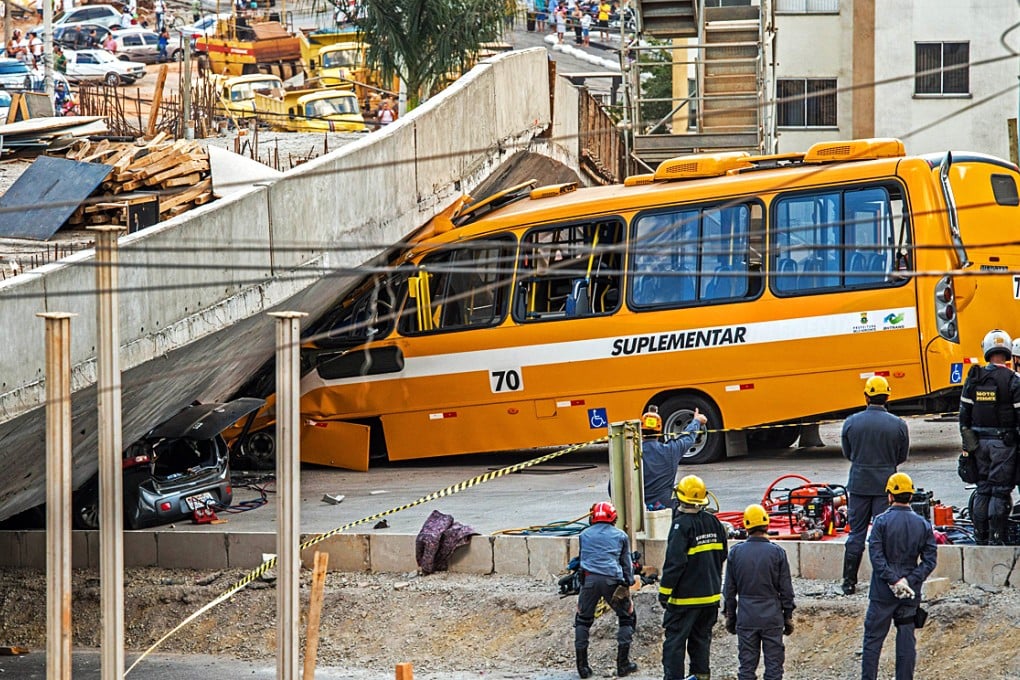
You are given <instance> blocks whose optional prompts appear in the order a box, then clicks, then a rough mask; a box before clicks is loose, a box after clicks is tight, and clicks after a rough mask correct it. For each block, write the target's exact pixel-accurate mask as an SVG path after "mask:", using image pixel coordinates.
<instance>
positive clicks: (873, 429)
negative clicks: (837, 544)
mask: <svg viewBox="0 0 1020 680" xmlns="http://www.w3.org/2000/svg"><path fill="white" fill-rule="evenodd" d="M890 395H892V388H891V387H889V381H888V380H886V379H885V378H884V377H883V376H880V375H873V376H871V377H870V378H868V380H867V382H865V383H864V400H865V402H866V403H867V408H866V409H864V410H863V411H860V412H858V413H855V414H853V415H852V416H850V417H849V418H847V419H846V421H845V422H844V423H843V435H842V437H841V441H842V445H843V456H844V457H845V458H846V459H847V460H849V461H850V477H849V480H848V481H847V483H846V490H847V493H848V494H849V496H850V498H849V501H848V503H847V505H848V508H847V510H848V513H847V514H848V515H849V517H848V519H849V521H850V536H848V537H847V539H846V547H845V549H844V553H843V584H842V590H843V594H844V595H853V594H854V593H855V592H856V591H857V572H858V570H859V569H860V566H861V559H862V558H863V557H864V543H865V540H866V538H867V535H868V525H869V524H870V523H871V520H872V519H873V518H875V517H878V516H879V515H881V514H882V513H883V512H885V509H886V508H888V507H889V502H888V501H887V500H886V493H885V482H886V480H887V479H889V475H891V474H892V473H894V472H896V466H898V465H900V464H901V463H903V462H905V461H906V460H907V451H908V449H909V448H910V435H909V434H908V433H907V424H906V423H905V422H904V421H903V419H902V418H899V417H897V416H894V415H893V414H891V413H889V412H888V411H887V410H886V403H887V402H888V401H889V397H890Z"/></svg>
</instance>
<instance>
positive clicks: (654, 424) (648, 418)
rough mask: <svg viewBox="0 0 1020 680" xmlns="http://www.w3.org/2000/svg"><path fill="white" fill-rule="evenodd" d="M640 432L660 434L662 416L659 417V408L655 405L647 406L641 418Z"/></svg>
mask: <svg viewBox="0 0 1020 680" xmlns="http://www.w3.org/2000/svg"><path fill="white" fill-rule="evenodd" d="M641 430H642V431H644V432H647V433H655V434H660V433H661V432H662V416H660V415H659V407H658V406H656V405H655V404H652V405H651V406H649V407H648V411H647V412H646V413H645V414H644V415H643V416H641Z"/></svg>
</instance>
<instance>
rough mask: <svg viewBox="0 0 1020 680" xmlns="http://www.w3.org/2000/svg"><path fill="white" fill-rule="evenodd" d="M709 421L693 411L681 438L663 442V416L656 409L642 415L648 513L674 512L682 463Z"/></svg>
mask: <svg viewBox="0 0 1020 680" xmlns="http://www.w3.org/2000/svg"><path fill="white" fill-rule="evenodd" d="M706 422H708V418H706V417H705V415H704V414H702V413H698V409H694V417H693V418H691V422H689V423H688V424H687V427H686V428H684V431H683V432H682V433H681V434H680V436H678V437H670V438H669V439H662V440H661V441H660V439H659V438H660V437H661V435H662V416H660V415H659V410H658V408H656V407H655V406H650V407H649V408H648V412H647V413H645V414H644V415H643V416H641V470H642V474H643V475H644V490H645V505H646V506H647V507H648V509H649V510H665V509H667V508H669V509H673V506H674V503H673V487H674V486H676V471H677V468H678V467H679V466H680V461H681V460H682V459H683V457H684V453H686V452H687V451H688V450H689V449H690V448H691V447H692V446H694V441H695V439H696V438H697V436H698V433H699V432H700V431H701V427H702V425H704V424H705V423H706Z"/></svg>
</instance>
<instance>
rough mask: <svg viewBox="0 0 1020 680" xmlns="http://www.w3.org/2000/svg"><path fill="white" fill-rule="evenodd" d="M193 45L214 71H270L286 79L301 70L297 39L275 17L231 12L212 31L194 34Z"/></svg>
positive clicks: (245, 73) (220, 72)
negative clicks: (269, 18)
mask: <svg viewBox="0 0 1020 680" xmlns="http://www.w3.org/2000/svg"><path fill="white" fill-rule="evenodd" d="M195 49H196V50H198V51H199V52H201V53H204V54H205V56H206V58H208V60H209V69H210V70H211V71H212V73H214V74H217V75H226V76H240V75H247V74H254V73H270V74H273V75H276V76H279V77H280V78H282V79H284V80H286V79H288V78H292V77H294V76H295V75H297V74H299V73H301V72H302V71H303V70H304V64H303V57H302V51H301V40H300V39H299V38H298V37H297V36H293V35H291V34H290V33H288V32H287V29H285V28H284V27H283V25H282V24H280V22H278V21H257V20H255V19H254V18H246V17H242V16H236V15H235V16H232V17H230V18H229V19H224V20H221V21H219V22H217V24H216V30H215V31H214V32H213V34H212V35H209V36H200V37H199V38H197V39H196V40H195Z"/></svg>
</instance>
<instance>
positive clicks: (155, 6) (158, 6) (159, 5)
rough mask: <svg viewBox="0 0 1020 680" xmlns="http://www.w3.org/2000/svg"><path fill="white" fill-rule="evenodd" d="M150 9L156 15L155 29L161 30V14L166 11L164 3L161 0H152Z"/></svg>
mask: <svg viewBox="0 0 1020 680" xmlns="http://www.w3.org/2000/svg"><path fill="white" fill-rule="evenodd" d="M152 11H153V13H154V14H155V15H156V30H157V31H160V32H162V31H163V28H164V26H163V14H164V12H166V5H164V4H163V0H153V3H152Z"/></svg>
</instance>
